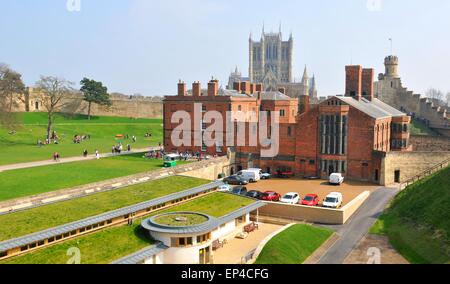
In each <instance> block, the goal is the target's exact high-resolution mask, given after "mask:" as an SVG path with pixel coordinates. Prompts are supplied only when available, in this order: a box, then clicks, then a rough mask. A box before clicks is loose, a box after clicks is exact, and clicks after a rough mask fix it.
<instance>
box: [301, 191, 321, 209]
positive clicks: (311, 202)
mask: <svg viewBox="0 0 450 284" xmlns="http://www.w3.org/2000/svg"><path fill="white" fill-rule="evenodd" d="M301 204H302V205H305V206H318V205H319V196H318V195H317V194H308V195H306V196H305V197H304V198H303V200H302V202H301Z"/></svg>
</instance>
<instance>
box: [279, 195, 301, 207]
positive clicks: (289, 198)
mask: <svg viewBox="0 0 450 284" xmlns="http://www.w3.org/2000/svg"><path fill="white" fill-rule="evenodd" d="M280 202H282V203H287V204H298V203H299V202H300V195H299V194H298V193H295V192H289V193H286V194H285V195H284V196H283V197H282V198H281V199H280Z"/></svg>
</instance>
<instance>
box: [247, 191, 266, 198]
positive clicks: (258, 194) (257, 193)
mask: <svg viewBox="0 0 450 284" xmlns="http://www.w3.org/2000/svg"><path fill="white" fill-rule="evenodd" d="M247 196H248V197H251V198H255V199H262V196H263V193H262V192H261V191H257V190H251V191H249V192H247Z"/></svg>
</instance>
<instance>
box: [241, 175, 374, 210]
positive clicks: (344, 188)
mask: <svg viewBox="0 0 450 284" xmlns="http://www.w3.org/2000/svg"><path fill="white" fill-rule="evenodd" d="M246 187H247V189H248V190H259V191H262V192H264V191H268V190H271V191H276V192H278V193H279V194H281V195H284V194H286V193H288V192H297V193H299V194H300V197H301V198H303V197H304V196H305V195H307V194H317V195H318V196H319V199H320V200H321V201H322V200H323V199H324V198H325V197H326V196H327V195H328V194H329V193H331V192H340V193H342V195H343V199H344V202H343V206H345V205H346V204H347V203H349V202H350V201H352V200H353V199H354V198H356V197H357V196H358V195H360V194H361V193H363V192H364V191H370V192H373V191H375V190H376V189H378V188H380V186H379V185H375V184H371V183H364V182H356V181H348V182H345V183H344V184H342V185H340V186H335V185H330V184H328V182H327V181H325V180H306V179H296V178H290V179H269V180H261V181H258V182H257V183H251V184H249V185H247V186H246ZM320 204H321V203H320Z"/></svg>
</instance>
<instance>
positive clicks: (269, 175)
mask: <svg viewBox="0 0 450 284" xmlns="http://www.w3.org/2000/svg"><path fill="white" fill-rule="evenodd" d="M271 178H272V175H271V174H269V173H262V174H261V179H271Z"/></svg>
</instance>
